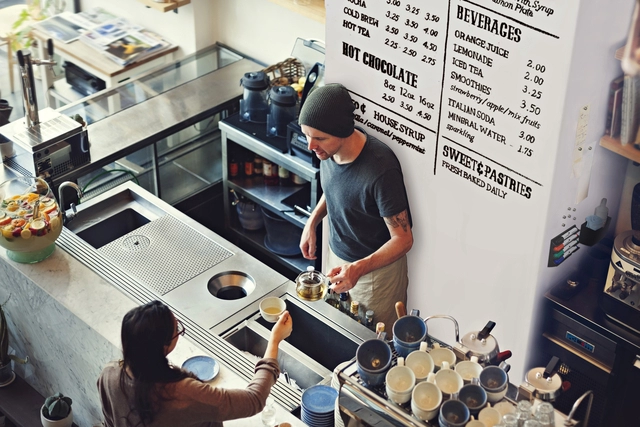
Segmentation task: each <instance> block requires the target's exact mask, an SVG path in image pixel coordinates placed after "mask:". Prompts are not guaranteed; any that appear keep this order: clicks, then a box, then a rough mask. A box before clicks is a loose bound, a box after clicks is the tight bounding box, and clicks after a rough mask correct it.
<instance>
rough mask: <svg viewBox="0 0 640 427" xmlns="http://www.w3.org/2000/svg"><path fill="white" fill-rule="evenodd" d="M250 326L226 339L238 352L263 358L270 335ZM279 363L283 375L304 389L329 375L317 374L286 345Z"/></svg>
mask: <svg viewBox="0 0 640 427" xmlns="http://www.w3.org/2000/svg"><path fill="white" fill-rule="evenodd" d="M249 325H250V323H247V324H246V325H245V326H242V327H240V328H239V329H237V330H236V331H234V332H233V333H231V334H229V335H228V336H226V337H225V339H226V340H227V341H228V342H230V343H231V344H233V346H234V347H236V348H237V349H238V350H241V351H244V352H247V353H249V354H251V355H252V356H256V359H257V358H261V357H262V356H263V355H264V352H265V350H266V349H267V340H268V336H269V334H268V333H266V331H264V332H263V333H262V334H261V333H260V331H259V330H258V331H256V330H255V329H258V328H251V326H249ZM278 363H279V364H280V370H281V371H282V372H283V373H284V372H287V373H288V374H289V377H290V378H292V379H293V380H295V382H296V384H297V385H298V386H299V387H300V388H303V389H306V388H309V387H311V386H312V385H315V384H318V383H319V382H321V381H322V380H323V377H324V376H326V375H328V374H329V372H324V371H322V370H320V372H317V371H316V370H314V369H313V368H312V367H310V366H308V364H305V363H304V361H303V360H300V355H299V354H297V352H295V351H294V349H291V348H290V347H287V346H286V345H285V343H282V344H281V347H280V349H279V351H278ZM316 369H317V367H316Z"/></svg>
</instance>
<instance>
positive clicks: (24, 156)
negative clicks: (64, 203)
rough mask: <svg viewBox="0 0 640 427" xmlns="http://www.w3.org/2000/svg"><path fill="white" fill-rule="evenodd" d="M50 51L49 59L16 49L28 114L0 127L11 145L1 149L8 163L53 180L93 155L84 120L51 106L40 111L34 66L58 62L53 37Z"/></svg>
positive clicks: (18, 171) (13, 166)
mask: <svg viewBox="0 0 640 427" xmlns="http://www.w3.org/2000/svg"><path fill="white" fill-rule="evenodd" d="M47 53H48V56H49V58H48V59H35V58H32V57H31V53H29V52H23V51H18V52H17V54H16V56H17V58H18V64H19V66H20V77H21V82H22V98H23V103H24V110H25V117H24V119H21V120H16V121H14V122H11V123H9V124H7V125H5V126H2V127H0V142H2V141H4V143H3V144H10V145H11V147H10V148H3V150H2V161H3V163H4V165H5V166H7V167H8V168H10V169H12V170H14V171H15V172H17V173H19V174H21V175H27V176H35V177H41V178H43V179H45V180H47V181H49V182H50V183H53V180H54V179H55V178H57V177H59V176H62V175H65V174H66V173H68V172H69V171H70V170H72V169H75V168H77V167H79V166H82V165H84V164H87V163H89V162H90V160H91V158H90V154H89V140H88V137H87V131H86V129H85V127H84V126H83V125H82V124H81V123H79V122H77V121H76V120H74V119H72V118H70V117H67V116H65V115H63V114H60V113H58V112H57V111H55V110H53V109H52V108H49V107H47V108H44V109H42V110H40V111H39V110H38V101H37V99H36V90H35V83H34V78H33V66H34V65H47V66H49V67H51V66H53V65H55V64H56V62H55V61H54V60H53V40H51V39H49V40H47ZM3 137H4V138H3Z"/></svg>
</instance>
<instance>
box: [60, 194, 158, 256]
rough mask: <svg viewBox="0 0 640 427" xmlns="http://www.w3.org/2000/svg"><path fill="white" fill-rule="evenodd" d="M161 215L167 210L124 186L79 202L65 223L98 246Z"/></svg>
mask: <svg viewBox="0 0 640 427" xmlns="http://www.w3.org/2000/svg"><path fill="white" fill-rule="evenodd" d="M163 215H166V213H165V212H164V211H162V210H161V209H158V208H157V207H156V206H154V205H151V204H150V203H147V202H146V200H145V199H142V198H139V197H137V195H136V194H135V193H134V192H132V191H127V190H124V191H120V192H118V193H116V194H115V195H113V196H111V197H109V198H107V199H104V200H101V201H97V202H95V203H94V202H93V200H90V201H89V202H88V203H86V204H85V203H81V204H80V205H78V213H77V214H76V215H75V217H74V218H73V219H72V220H71V221H70V222H68V223H67V224H66V225H65V226H66V227H67V228H68V229H69V230H71V231H72V232H74V233H75V234H76V235H77V236H78V237H80V238H81V239H82V240H84V241H86V242H87V243H89V244H90V245H91V246H93V247H94V248H96V249H99V248H101V247H103V246H104V245H106V244H108V243H111V242H113V241H114V240H116V239H119V238H120V237H122V236H124V235H126V234H128V233H130V232H132V231H134V230H136V229H138V228H140V227H141V226H143V225H145V224H147V223H149V222H151V221H153V220H155V219H157V218H159V217H161V216H163Z"/></svg>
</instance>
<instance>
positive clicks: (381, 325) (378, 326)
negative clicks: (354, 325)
mask: <svg viewBox="0 0 640 427" xmlns="http://www.w3.org/2000/svg"><path fill="white" fill-rule="evenodd" d="M380 332H384V322H378V323H376V334H379V333H380Z"/></svg>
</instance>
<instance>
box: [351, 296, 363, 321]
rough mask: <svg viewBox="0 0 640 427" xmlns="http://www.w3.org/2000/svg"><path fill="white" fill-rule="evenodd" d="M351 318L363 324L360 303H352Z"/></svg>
mask: <svg viewBox="0 0 640 427" xmlns="http://www.w3.org/2000/svg"><path fill="white" fill-rule="evenodd" d="M351 318H352V319H353V320H355V321H356V322H358V323H362V318H361V317H360V303H359V302H358V301H351Z"/></svg>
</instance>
